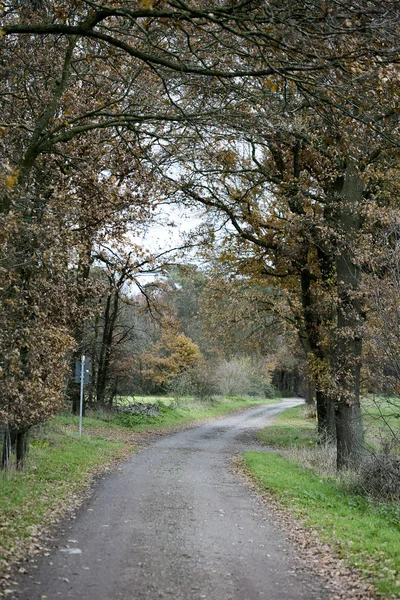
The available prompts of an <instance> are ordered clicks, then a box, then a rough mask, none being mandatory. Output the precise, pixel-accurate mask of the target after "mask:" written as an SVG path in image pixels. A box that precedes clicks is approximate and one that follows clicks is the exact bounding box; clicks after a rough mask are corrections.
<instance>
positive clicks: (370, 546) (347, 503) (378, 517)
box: [244, 452, 400, 598]
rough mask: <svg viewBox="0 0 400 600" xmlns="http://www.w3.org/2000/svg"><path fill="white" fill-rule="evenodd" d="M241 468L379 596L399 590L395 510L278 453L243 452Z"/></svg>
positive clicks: (399, 533)
mask: <svg viewBox="0 0 400 600" xmlns="http://www.w3.org/2000/svg"><path fill="white" fill-rule="evenodd" d="M244 460H245V463H246V466H247V468H248V469H249V470H250V472H251V473H252V474H253V475H254V476H255V478H256V479H257V480H258V482H259V483H260V484H261V487H262V488H263V489H268V490H269V491H270V492H272V493H273V494H274V496H275V497H276V498H277V499H278V500H279V502H280V503H281V504H282V505H283V506H284V507H286V508H287V509H289V511H290V512H291V513H293V514H294V515H295V516H296V517H297V518H300V519H301V520H302V521H303V522H304V525H305V526H306V527H309V528H312V529H314V530H316V531H318V532H319V534H320V537H321V540H323V541H324V542H326V543H329V545H330V546H331V548H333V549H334V550H335V551H337V552H338V553H339V554H340V555H341V556H342V557H343V558H345V559H346V561H347V562H348V563H349V564H351V565H354V566H355V567H357V568H358V569H359V570H360V571H361V572H362V573H363V575H364V576H365V577H366V578H367V579H368V580H370V581H371V582H372V583H373V584H374V585H375V586H376V589H377V590H378V592H379V594H380V595H381V596H382V597H384V598H399V594H400V573H399V569H400V509H399V507H398V506H396V505H388V504H378V503H374V502H372V501H369V500H368V499H366V498H362V497H359V496H354V495H349V494H345V493H344V492H343V491H342V490H341V489H340V486H339V485H338V483H337V482H336V481H335V480H329V479H325V478H324V479H321V477H320V476H318V475H316V474H314V473H312V472H310V471H307V470H306V469H304V468H302V467H300V466H299V465H296V464H294V463H293V462H292V461H290V460H287V459H286V458H284V457H283V456H281V455H279V454H273V453H261V452H247V453H246V454H245V455H244Z"/></svg>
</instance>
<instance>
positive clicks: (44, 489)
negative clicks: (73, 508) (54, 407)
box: [0, 427, 127, 567]
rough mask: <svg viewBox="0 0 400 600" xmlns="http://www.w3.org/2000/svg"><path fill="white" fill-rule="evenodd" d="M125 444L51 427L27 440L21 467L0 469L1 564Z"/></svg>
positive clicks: (27, 541) (11, 556) (19, 549)
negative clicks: (20, 470)
mask: <svg viewBox="0 0 400 600" xmlns="http://www.w3.org/2000/svg"><path fill="white" fill-rule="evenodd" d="M126 448H127V446H126V445H124V444H123V443H121V442H115V441H107V440H105V439H101V438H99V437H87V436H83V438H82V440H78V438H77V436H76V435H70V434H68V433H66V432H65V431H64V432H61V431H60V430H59V429H58V430H57V429H54V428H52V427H50V428H48V429H47V430H46V432H45V433H44V432H41V434H40V437H39V438H36V439H35V438H34V439H33V440H32V442H31V445H30V451H29V458H28V461H27V468H26V471H25V472H23V473H18V472H13V471H10V472H0V514H1V515H2V521H1V524H0V542H1V543H0V567H1V566H6V564H7V563H8V561H9V560H10V559H15V558H18V557H19V555H20V552H21V549H23V547H24V545H26V544H28V545H29V540H30V539H31V538H32V536H33V535H34V533H35V529H36V527H37V526H38V525H39V524H40V525H41V526H42V525H45V524H46V523H47V522H48V521H49V519H50V513H51V509H54V508H56V507H57V508H60V507H61V506H62V505H63V504H65V505H67V504H68V503H69V499H71V498H72V497H73V495H75V494H76V493H78V492H79V491H80V490H82V489H83V488H84V487H85V486H86V484H88V483H90V481H91V478H90V477H89V476H88V473H90V472H92V471H96V470H98V469H99V467H100V466H101V465H104V464H105V463H108V462H110V461H111V460H112V459H113V458H116V457H118V456H120V455H122V453H123V450H124V449H125V450H126Z"/></svg>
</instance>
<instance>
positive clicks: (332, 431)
mask: <svg viewBox="0 0 400 600" xmlns="http://www.w3.org/2000/svg"><path fill="white" fill-rule="evenodd" d="M315 395H316V400H317V422H318V437H319V439H320V441H321V443H323V444H324V443H332V442H334V441H335V439H336V426H335V414H334V407H333V404H332V401H331V399H330V398H329V395H328V394H327V393H326V392H325V391H322V390H317V391H316V392H315Z"/></svg>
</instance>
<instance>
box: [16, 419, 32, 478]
mask: <svg viewBox="0 0 400 600" xmlns="http://www.w3.org/2000/svg"><path fill="white" fill-rule="evenodd" d="M28 440H29V429H20V430H17V433H16V437H15V453H16V461H17V463H16V464H17V471H23V470H24V469H25V465H26V457H27V454H28V447H29V446H28Z"/></svg>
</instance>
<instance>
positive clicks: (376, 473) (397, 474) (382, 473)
mask: <svg viewBox="0 0 400 600" xmlns="http://www.w3.org/2000/svg"><path fill="white" fill-rule="evenodd" d="M352 487H353V488H354V491H356V492H357V493H358V494H363V495H367V496H371V497H372V498H375V499H378V500H389V501H390V500H394V501H398V500H400V457H399V456H396V455H394V454H392V453H391V452H390V451H384V452H382V453H379V454H371V455H370V456H369V457H368V458H367V459H366V460H364V462H363V463H362V465H361V466H360V468H359V470H358V472H357V474H356V477H355V481H354V484H353V486H352Z"/></svg>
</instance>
